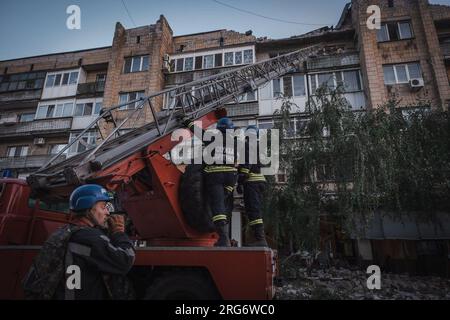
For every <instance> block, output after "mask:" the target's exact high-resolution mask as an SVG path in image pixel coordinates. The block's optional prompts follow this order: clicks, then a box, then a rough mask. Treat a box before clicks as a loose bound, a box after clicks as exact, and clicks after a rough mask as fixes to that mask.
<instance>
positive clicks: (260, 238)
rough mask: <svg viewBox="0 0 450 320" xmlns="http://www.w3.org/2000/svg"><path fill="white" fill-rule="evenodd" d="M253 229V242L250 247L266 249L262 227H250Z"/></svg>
mask: <svg viewBox="0 0 450 320" xmlns="http://www.w3.org/2000/svg"><path fill="white" fill-rule="evenodd" d="M252 228H253V234H254V237H255V241H254V242H252V243H250V246H251V247H268V245H267V241H266V236H265V234H264V225H263V224H262V223H261V224H257V225H254V226H252Z"/></svg>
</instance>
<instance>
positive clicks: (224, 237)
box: [214, 221, 231, 247]
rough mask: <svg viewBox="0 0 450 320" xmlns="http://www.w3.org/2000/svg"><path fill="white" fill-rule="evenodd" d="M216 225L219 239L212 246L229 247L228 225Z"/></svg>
mask: <svg viewBox="0 0 450 320" xmlns="http://www.w3.org/2000/svg"><path fill="white" fill-rule="evenodd" d="M215 225H216V232H217V234H218V235H219V239H218V240H217V242H216V243H215V244H214V246H215V247H231V243H230V237H229V230H228V223H226V222H223V221H221V222H218V223H216V224H215Z"/></svg>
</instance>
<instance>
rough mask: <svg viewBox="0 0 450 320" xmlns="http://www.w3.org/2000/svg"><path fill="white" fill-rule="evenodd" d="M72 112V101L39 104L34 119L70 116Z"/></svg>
mask: <svg viewBox="0 0 450 320" xmlns="http://www.w3.org/2000/svg"><path fill="white" fill-rule="evenodd" d="M72 113H73V103H72V102H68V103H58V104H56V105H55V104H51V105H42V106H39V107H38V109H37V113H36V119H45V118H60V117H71V116H72Z"/></svg>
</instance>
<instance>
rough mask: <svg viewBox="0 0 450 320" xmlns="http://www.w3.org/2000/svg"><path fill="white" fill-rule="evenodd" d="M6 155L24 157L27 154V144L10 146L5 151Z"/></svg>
mask: <svg viewBox="0 0 450 320" xmlns="http://www.w3.org/2000/svg"><path fill="white" fill-rule="evenodd" d="M6 155H7V157H26V156H27V155H28V146H11V147H8V150H7V151H6Z"/></svg>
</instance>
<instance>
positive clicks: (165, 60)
mask: <svg viewBox="0 0 450 320" xmlns="http://www.w3.org/2000/svg"><path fill="white" fill-rule="evenodd" d="M163 69H164V70H165V71H170V56H169V55H168V54H167V53H165V54H164V57H163Z"/></svg>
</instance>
